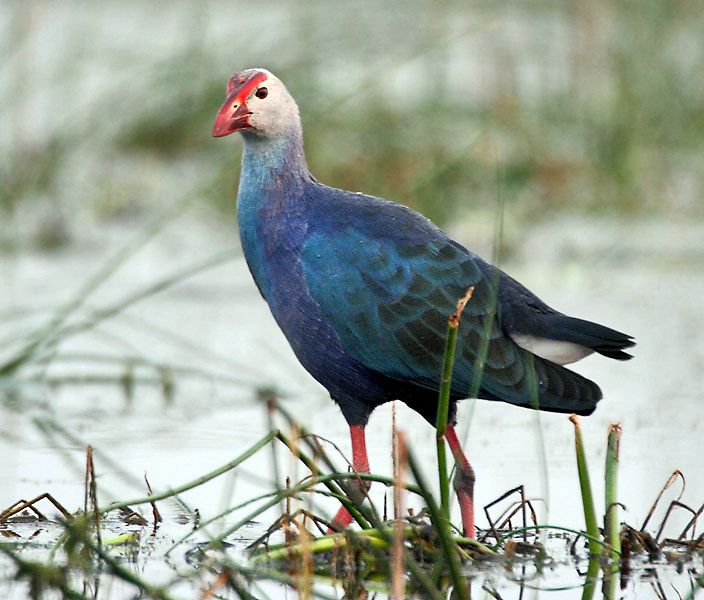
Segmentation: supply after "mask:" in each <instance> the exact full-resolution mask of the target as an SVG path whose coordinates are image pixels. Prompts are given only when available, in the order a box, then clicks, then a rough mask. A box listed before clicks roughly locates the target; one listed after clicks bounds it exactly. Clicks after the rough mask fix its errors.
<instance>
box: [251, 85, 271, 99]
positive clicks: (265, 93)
mask: <svg viewBox="0 0 704 600" xmlns="http://www.w3.org/2000/svg"><path fill="white" fill-rule="evenodd" d="M254 95H255V96H256V97H257V98H259V99H260V100H264V98H266V97H267V96H268V95H269V90H267V89H266V88H265V87H260V88H259V89H258V90H257V92H256V94H254Z"/></svg>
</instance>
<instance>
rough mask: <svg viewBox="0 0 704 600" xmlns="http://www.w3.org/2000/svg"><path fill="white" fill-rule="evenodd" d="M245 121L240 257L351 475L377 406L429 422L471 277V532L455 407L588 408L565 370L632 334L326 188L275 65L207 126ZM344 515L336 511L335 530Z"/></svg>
mask: <svg viewBox="0 0 704 600" xmlns="http://www.w3.org/2000/svg"><path fill="white" fill-rule="evenodd" d="M236 131H239V132H241V133H242V137H243V138H244V154H243V158H242V173H241V177H240V184H239V193H238V196H237V216H238V221H239V230H240V237H241V239H242V248H243V251H244V255H245V258H246V260H247V264H248V265H249V268H250V270H251V272H252V275H253V277H254V281H255V282H256V284H257V287H258V288H259V291H260V292H261V294H262V296H263V297H264V299H265V300H266V301H267V303H268V304H269V307H270V308H271V312H272V314H273V316H274V318H275V319H276V322H277V323H278V325H279V327H281V329H282V331H283V332H284V334H285V336H286V338H287V339H288V341H289V343H290V344H291V347H292V348H293V351H294V352H295V354H296V356H297V357H298V359H299V360H300V361H301V363H302V364H303V366H304V367H305V368H306V369H307V370H308V372H309V373H310V374H311V375H312V376H313V377H315V379H317V380H318V381H319V382H320V383H321V384H322V385H323V386H324V387H325V388H327V390H328V391H329V392H330V396H331V397H332V399H333V400H335V402H337V404H338V405H339V407H340V409H341V410H342V414H343V415H344V417H345V419H347V422H348V424H349V426H350V435H351V439H352V452H353V468H354V469H355V471H357V472H360V473H361V472H364V473H368V472H369V462H368V459H367V450H366V445H365V437H364V428H365V426H366V424H367V421H368V419H369V415H370V414H371V412H372V411H373V410H374V409H375V408H376V407H377V406H379V405H381V404H384V403H385V402H388V401H390V400H402V401H403V402H405V403H406V404H407V405H408V406H410V407H411V408H413V409H414V410H416V411H417V412H419V413H420V414H421V415H422V416H423V417H425V418H426V419H427V420H428V421H429V422H430V423H431V424H434V423H435V418H436V412H437V402H438V389H439V386H440V378H441V370H442V360H443V350H444V346H445V336H446V332H447V320H448V317H449V315H450V314H451V313H452V312H453V311H454V309H455V303H456V300H457V299H458V298H460V297H462V296H464V294H465V292H466V290H467V289H468V287H469V286H474V293H473V295H472V298H471V300H470V301H469V303H468V305H467V306H466V308H465V310H464V313H463V316H462V324H461V327H460V331H459V339H458V346H457V356H456V362H455V370H454V376H453V380H452V389H451V410H450V426H449V427H448V429H447V434H446V438H447V441H448V443H449V445H450V448H451V450H452V454H453V457H454V459H455V462H456V465H457V475H456V477H455V480H454V487H455V489H456V491H457V495H458V500H459V503H460V508H461V511H462V523H463V526H464V530H465V534H466V535H468V536H474V535H475V530H474V507H473V493H474V473H473V470H472V468H471V466H470V464H469V462H468V461H467V459H466V457H465V456H464V454H463V452H462V450H461V448H460V444H459V441H458V439H457V434H456V432H455V429H454V424H455V412H456V411H455V406H456V403H457V401H458V400H460V399H462V398H468V397H476V398H483V399H487V400H501V401H503V402H508V403H510V404H514V405H517V406H523V407H527V408H538V409H540V410H546V411H553V412H562V413H577V414H580V415H588V414H591V413H592V412H593V411H594V409H595V407H596V404H597V402H598V401H599V400H600V399H601V397H602V396H601V390H600V389H599V387H598V386H597V385H596V384H595V383H594V382H592V381H590V380H588V379H586V378H584V377H582V376H581V375H578V374H577V373H574V372H573V371H569V370H567V369H565V368H564V367H563V366H562V365H564V364H567V363H571V362H574V361H576V360H579V359H580V358H583V357H584V356H587V355H588V354H591V353H592V352H598V353H599V354H603V355H604V356H608V357H609V358H615V359H617V360H625V359H628V358H630V357H631V356H630V354H627V353H626V352H624V349H625V348H629V347H631V346H633V345H634V342H633V339H632V337H631V336H629V335H625V334H623V333H620V332H618V331H614V330H613V329H609V328H608V327H604V326H602V325H598V324H596V323H591V322H589V321H584V320H582V319H576V318H573V317H569V316H567V315H564V314H562V313H560V312H558V311H556V310H554V309H552V308H550V307H549V306H548V305H547V304H545V303H544V302H543V301H542V300H540V299H539V298H538V297H537V296H535V295H534V294H532V293H531V292H530V291H529V290H527V289H526V288H525V287H523V286H522V285H521V284H520V283H518V282H517V281H516V280H514V279H512V278H511V277H509V276H508V275H506V274H505V273H503V272H502V271H500V270H499V269H498V268H496V267H494V266H492V265H490V264H489V263H487V262H485V261H484V260H482V259H481V258H480V257H479V256H477V255H476V254H474V253H473V252H471V251H470V250H467V249H466V248H464V247H463V246H461V245H460V244H458V243H457V242H455V241H454V240H452V239H451V238H449V237H448V236H447V235H446V234H445V233H443V232H442V231H441V230H440V229H438V228H437V227H436V226H435V225H433V223H431V222H430V221H429V220H428V219H426V218H425V217H423V216H422V215H420V214H418V213H417V212H414V211H413V210H410V209H409V208H407V207H405V206H401V205H399V204H395V203H393V202H389V201H387V200H382V199H381V198H375V197H373V196H366V195H364V194H361V193H352V192H346V191H343V190H338V189H335V188H331V187H328V186H326V185H323V184H322V183H319V182H318V181H317V180H316V179H315V178H314V177H313V176H312V175H311V174H310V171H309V170H308V166H307V164H306V159H305V156H304V153H303V134H302V131H301V121H300V117H299V113H298V107H297V106H296V102H295V101H294V100H293V98H292V97H291V95H290V94H289V92H288V91H287V89H286V87H285V86H284V85H283V84H282V83H281V81H280V80H279V79H278V78H277V77H275V76H274V75H273V74H271V73H270V72H269V71H267V70H265V69H250V70H247V71H242V72H240V73H235V75H233V76H232V77H231V78H230V80H229V82H228V84H227V99H226V100H225V103H224V104H223V105H222V108H221V109H220V112H219V113H218V115H217V118H216V120H215V125H214V126H213V136H215V137H221V136H225V135H229V134H231V133H234V132H236ZM359 485H360V486H362V484H361V482H360V483H359ZM350 520H351V517H350V515H349V512H348V511H347V510H345V509H344V507H343V508H341V509H340V511H339V512H338V514H337V516H336V517H335V520H334V521H333V524H334V525H336V526H337V527H344V526H346V525H348V524H349V522H350Z"/></svg>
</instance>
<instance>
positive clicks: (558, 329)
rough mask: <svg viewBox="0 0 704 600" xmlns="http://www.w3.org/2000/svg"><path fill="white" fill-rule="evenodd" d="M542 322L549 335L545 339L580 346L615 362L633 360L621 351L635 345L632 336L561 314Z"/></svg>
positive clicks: (548, 317) (631, 356)
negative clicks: (544, 322) (544, 323)
mask: <svg viewBox="0 0 704 600" xmlns="http://www.w3.org/2000/svg"><path fill="white" fill-rule="evenodd" d="M544 320H545V321H546V322H547V323H549V327H547V328H546V329H547V331H549V332H550V335H549V336H546V337H550V339H554V340H560V341H565V342H574V343H575V344H581V345H582V346H586V347H587V348H591V349H592V350H594V352H598V353H599V354H603V355H604V356H608V357H609V358H614V359H616V360H629V359H630V358H633V355H632V354H629V353H628V352H624V351H623V350H624V349H625V348H632V347H633V346H635V345H636V343H635V341H633V336H632V335H627V334H625V333H621V332H620V331H616V330H615V329H611V328H609V327H604V326H603V325H599V324H598V323H592V322H591V321H585V320H584V319H576V318H574V317H568V316H566V315H562V314H554V315H548V316H545V317H544Z"/></svg>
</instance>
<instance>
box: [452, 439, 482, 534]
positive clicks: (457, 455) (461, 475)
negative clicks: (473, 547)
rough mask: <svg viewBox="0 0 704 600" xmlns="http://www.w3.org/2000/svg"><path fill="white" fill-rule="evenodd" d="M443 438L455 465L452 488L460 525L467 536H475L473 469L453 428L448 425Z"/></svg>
mask: <svg viewBox="0 0 704 600" xmlns="http://www.w3.org/2000/svg"><path fill="white" fill-rule="evenodd" d="M445 439H446V440H447V443H448V444H449V445H450V450H451V451H452V456H453V457H454V459H455V464H456V465H457V471H456V472H455V480H454V488H455V491H456V492H457V500H458V502H459V503H460V510H461V511H462V527H463V529H464V534H465V535H466V536H467V537H471V538H473V537H476V531H475V529H474V469H472V465H470V464H469V461H468V460H467V457H466V456H465V455H464V453H463V452H462V448H460V441H459V440H458V439H457V433H456V432H455V428H454V427H452V426H448V428H447V430H446V431H445Z"/></svg>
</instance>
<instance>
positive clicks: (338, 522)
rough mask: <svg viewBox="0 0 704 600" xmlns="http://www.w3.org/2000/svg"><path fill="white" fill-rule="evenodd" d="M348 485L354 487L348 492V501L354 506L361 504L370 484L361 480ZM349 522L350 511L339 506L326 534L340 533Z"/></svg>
mask: <svg viewBox="0 0 704 600" xmlns="http://www.w3.org/2000/svg"><path fill="white" fill-rule="evenodd" d="M350 483H351V485H352V486H354V489H352V490H350V492H351V493H350V494H349V498H350V500H352V501H353V502H354V503H355V504H361V502H362V500H364V498H366V496H367V493H368V492H369V488H370V487H371V486H372V482H371V481H365V480H363V479H353V480H352V481H351V482H350ZM351 522H352V515H351V514H350V511H349V510H347V509H346V508H345V507H344V506H341V507H340V509H339V510H338V511H337V514H336V515H335V517H334V518H333V520H332V521H331V522H330V528H329V529H328V531H327V532H328V533H335V532H336V531H342V530H343V529H345V528H346V527H347V526H348V525H349V524H350V523H351Z"/></svg>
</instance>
